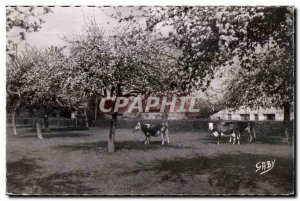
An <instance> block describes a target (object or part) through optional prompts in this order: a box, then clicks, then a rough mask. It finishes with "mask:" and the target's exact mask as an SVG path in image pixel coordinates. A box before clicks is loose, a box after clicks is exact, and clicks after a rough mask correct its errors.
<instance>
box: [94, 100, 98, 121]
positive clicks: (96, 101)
mask: <svg viewBox="0 0 300 201" xmlns="http://www.w3.org/2000/svg"><path fill="white" fill-rule="evenodd" d="M97 103H98V99H97V96H96V98H95V111H94V115H95V116H94V119H95V120H97V110H98V107H97Z"/></svg>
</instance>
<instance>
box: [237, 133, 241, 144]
mask: <svg viewBox="0 0 300 201" xmlns="http://www.w3.org/2000/svg"><path fill="white" fill-rule="evenodd" d="M237 141H238V145H240V144H241V135H240V134H239V133H238V134H237Z"/></svg>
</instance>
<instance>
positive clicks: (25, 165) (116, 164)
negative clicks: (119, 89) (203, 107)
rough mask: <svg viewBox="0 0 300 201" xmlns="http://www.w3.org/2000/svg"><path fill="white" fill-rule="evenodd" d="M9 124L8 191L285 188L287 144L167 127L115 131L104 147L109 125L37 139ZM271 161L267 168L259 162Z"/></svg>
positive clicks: (289, 187) (288, 187) (289, 182)
mask: <svg viewBox="0 0 300 201" xmlns="http://www.w3.org/2000/svg"><path fill="white" fill-rule="evenodd" d="M19 132H20V136H18V137H15V136H12V134H11V133H12V132H11V128H7V192H8V193H12V194H89V195H91V194H97V195H99V194H100V195H103V194H105V195H116V194H118V195H124V194H125V195H128V194H130V195H136V194H146V195H172V194H185V195H186V194H188V195H193V194H205V195H208V194H209V195H216V194H234V195H236V194H251V195H253V194H290V193H293V192H294V186H293V182H294V180H293V178H294V176H293V174H294V173H293V147H292V146H291V145H280V144H270V143H267V142H262V141H257V142H255V143H253V144H248V143H246V142H244V141H243V142H242V144H241V145H240V146H237V145H235V146H233V145H230V144H228V143H226V142H224V141H223V143H222V144H220V145H216V142H215V139H214V138H212V136H210V135H209V134H208V133H196V132H185V133H170V136H171V137H170V139H171V142H170V144H169V145H165V146H161V144H160V143H161V142H160V138H154V139H152V141H151V143H150V145H144V144H143V141H144V137H143V135H142V134H141V133H132V132H131V130H125V129H124V130H122V129H120V130H117V135H116V140H117V143H116V147H117V151H116V152H115V153H107V151H106V138H107V134H108V130H81V131H60V132H57V131H56V132H51V133H49V134H45V135H44V137H45V139H44V140H43V141H39V140H37V139H36V137H35V134H34V133H33V132H32V131H30V130H28V129H27V130H26V129H25V128H22V129H20V130H19ZM273 159H276V163H275V167H274V168H273V169H272V170H271V171H270V172H268V173H266V174H263V175H259V174H257V173H256V172H255V171H256V168H255V165H256V163H257V162H259V161H266V160H273Z"/></svg>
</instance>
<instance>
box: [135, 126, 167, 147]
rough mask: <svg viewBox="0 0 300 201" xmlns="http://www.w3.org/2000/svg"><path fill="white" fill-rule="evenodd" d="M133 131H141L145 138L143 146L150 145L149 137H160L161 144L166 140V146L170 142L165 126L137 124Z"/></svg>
mask: <svg viewBox="0 0 300 201" xmlns="http://www.w3.org/2000/svg"><path fill="white" fill-rule="evenodd" d="M135 130H141V131H142V132H143V134H144V135H145V137H146V140H145V144H149V143H150V137H151V136H152V137H159V136H161V137H162V142H161V144H162V145H164V144H165V140H167V142H168V144H169V142H170V138H169V130H168V126H167V124H156V125H152V124H141V123H140V122H138V123H137V125H136V127H135Z"/></svg>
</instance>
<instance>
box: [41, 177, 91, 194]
mask: <svg viewBox="0 0 300 201" xmlns="http://www.w3.org/2000/svg"><path fill="white" fill-rule="evenodd" d="M87 178H93V177H92V176H91V175H90V174H89V173H83V172H80V171H74V172H68V173H55V174H52V175H49V176H48V177H44V178H39V179H38V182H37V183H38V185H39V187H40V189H41V194H60V195H66V194H72V195H82V194H93V193H94V192H95V190H96V188H93V187H90V186H89V185H91V184H90V183H89V181H87Z"/></svg>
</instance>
